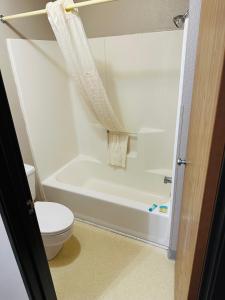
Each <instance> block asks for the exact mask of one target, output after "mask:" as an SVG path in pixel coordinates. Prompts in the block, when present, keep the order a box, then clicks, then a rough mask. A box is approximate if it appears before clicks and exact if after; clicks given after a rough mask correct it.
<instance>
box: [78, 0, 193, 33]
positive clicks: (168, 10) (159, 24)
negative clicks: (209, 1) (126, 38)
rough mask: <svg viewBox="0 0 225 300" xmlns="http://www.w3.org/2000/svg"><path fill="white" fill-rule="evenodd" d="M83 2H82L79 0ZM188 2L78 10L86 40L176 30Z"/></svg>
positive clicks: (150, 1) (127, 0) (146, 0)
mask: <svg viewBox="0 0 225 300" xmlns="http://www.w3.org/2000/svg"><path fill="white" fill-rule="evenodd" d="M82 1H85V0H82ZM188 2H189V1H188V0H166V1H165V0H119V1H112V2H108V3H105V4H101V5H92V6H89V7H84V8H82V9H80V14H81V17H82V20H83V22H84V26H85V30H86V32H87V34H88V37H100V36H112V35H124V34H133V33H143V32H153V31H166V30H175V29H176V27H175V26H174V24H173V21H172V20H173V17H174V16H176V15H180V14H184V13H185V12H186V10H187V8H188Z"/></svg>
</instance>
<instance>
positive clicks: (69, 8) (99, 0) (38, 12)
mask: <svg viewBox="0 0 225 300" xmlns="http://www.w3.org/2000/svg"><path fill="white" fill-rule="evenodd" d="M111 1H115V0H88V1H84V2H78V3H74V4H73V5H70V6H67V7H65V11H66V12H70V11H72V10H73V9H75V8H79V7H83V6H89V5H93V4H100V3H105V2H111ZM46 13H47V10H46V9H40V10H35V11H30V12H25V13H21V14H16V15H11V16H3V15H0V21H2V22H3V23H5V22H6V21H9V20H14V19H20V18H26V17H32V16H39V15H44V14H46Z"/></svg>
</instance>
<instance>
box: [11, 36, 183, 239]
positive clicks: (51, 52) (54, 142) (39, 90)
mask: <svg viewBox="0 0 225 300" xmlns="http://www.w3.org/2000/svg"><path fill="white" fill-rule="evenodd" d="M182 37H183V32H182V31H181V30H179V31H177V30H176V31H162V32H154V33H144V34H132V35H126V36H113V37H102V38H94V39H89V42H90V47H91V50H92V53H93V56H94V58H95V62H96V65H97V68H98V70H99V73H100V76H101V78H102V80H103V83H104V86H105V88H106V91H107V93H108V96H109V99H110V101H112V104H113V106H114V109H115V110H116V113H117V114H118V115H120V117H121V118H122V119H123V122H124V125H125V127H126V128H128V131H129V132H132V134H131V136H130V143H129V152H128V155H127V167H126V168H125V169H120V168H115V167H112V166H110V165H109V164H108V151H107V134H106V130H105V129H104V128H102V127H101V126H100V124H99V123H98V122H97V120H96V119H95V118H94V117H93V116H92V114H91V113H90V111H88V108H87V107H86V106H85V104H84V103H82V101H81V99H80V95H79V93H78V91H77V90H76V87H75V85H74V82H73V80H72V79H71V78H70V77H69V75H68V74H67V71H66V67H65V63H64V60H63V58H62V55H61V53H60V50H59V48H58V45H57V43H56V42H55V41H34V40H30V41H25V40H13V39H10V40H8V41H7V46H8V51H9V56H10V60H11V65H12V71H13V74H14V78H15V83H16V86H17V90H18V94H19V98H20V104H21V108H22V111H23V114H24V119H25V123H26V128H27V131H28V135H29V139H30V145H31V149H32V152H33V157H34V159H35V165H36V171H37V174H38V176H39V178H40V180H41V182H42V184H43V190H44V193H45V196H46V199H47V200H50V201H58V202H60V201H61V202H62V203H66V200H65V199H66V198H67V196H68V195H66V194H65V193H63V189H65V190H68V191H70V192H73V193H74V195H73V197H72V198H73V200H72V201H74V203H75V202H76V199H78V198H79V197H80V196H81V195H82V194H83V195H89V196H90V198H89V200H90V201H94V200H93V199H94V198H95V199H97V198H98V197H99V199H101V200H104V199H105V200H106V201H107V200H109V199H111V200H110V201H111V202H113V201H114V199H117V200H118V201H117V202H118V203H117V204H118V207H117V208H115V209H118V210H115V214H114V219H116V218H117V216H118V214H119V212H120V211H123V214H122V213H121V220H122V219H126V218H129V219H130V223H129V224H125V225H124V227H123V226H122V225H121V228H128V227H129V226H134V225H133V224H136V225H137V227H138V224H137V222H138V220H139V222H141V218H143V215H142V214H143V213H144V219H146V223H143V226H142V228H141V229H140V230H136V229H137V228H136V229H135V228H133V229H132V230H131V231H130V232H131V234H132V232H135V235H136V236H138V235H139V236H141V237H144V238H146V236H147V238H146V239H148V238H149V235H145V234H139V233H140V232H141V231H142V232H143V231H144V230H145V229H144V227H147V228H149V224H150V223H151V222H150V221H149V217H150V215H149V212H147V208H148V207H149V206H151V205H152V204H153V203H155V202H156V203H157V204H158V205H160V204H166V203H167V204H169V203H170V202H171V201H173V199H171V185H170V184H164V177H165V176H169V177H171V176H172V166H173V150H174V140H175V127H176V115H177V104H178V94H179V78H180V65H181V52H182ZM127 49H131V50H130V52H129V55H128V53H127ZM28 59H29V61H32V64H27V60H28ZM28 82H29V85H28V84H27V83H28ZM76 188H77V189H76ZM52 189H54V192H53V190H52ZM59 195H60V196H59ZM107 195H108V197H106V196H107ZM70 196H71V195H70ZM68 197H69V196H68ZM64 198H65V199H64ZM72 198H71V197H70V200H69V202H68V203H67V204H68V206H70V207H73V205H71V203H70V201H71V199H72ZM91 199H92V200H91ZM79 200H80V198H79ZM83 201H84V199H83ZM119 201H120V202H121V203H119ZM125 203H126V205H125ZM78 205H80V206H82V201H81V202H79V203H78V202H77V203H76V205H75V207H73V209H74V211H76V210H79V207H78ZM97 205H98V204H97V202H96V206H97ZM123 205H124V207H125V206H126V207H128V206H129V205H130V207H133V208H136V209H137V210H138V209H139V211H141V214H140V215H138V216H137V215H136V217H135V214H134V212H133V211H132V212H131V214H130V216H129V217H128V216H126V214H128V212H127V211H126V210H123V209H122V208H121V207H122V206H123ZM169 206H170V205H169ZM120 208H121V210H120V211H119V209H120ZM92 209H94V208H93V206H91V205H90V209H89V210H85V215H84V218H86V219H88V220H94V222H99V223H101V220H100V219H101V214H102V219H104V216H103V215H104V212H105V210H104V209H103V210H102V211H101V208H100V213H99V214H98V217H96V218H94V217H93V218H92V217H91V214H92ZM108 209H112V210H113V208H112V207H110V208H109V207H108ZM169 211H170V209H169ZM146 213H147V214H146ZM112 215H113V214H112ZM79 216H82V213H81V214H80V215H79ZM159 216H161V217H162V220H164V217H165V216H164V215H160V214H159ZM166 217H167V218H168V220H167V221H166V223H165V222H164V221H163V223H162V224H164V225H163V226H164V227H162V230H161V231H160V232H158V231H155V232H154V233H153V235H154V236H155V235H156V232H157V234H159V235H160V234H162V232H163V231H164V232H167V237H166V240H168V228H169V226H170V223H169V214H166ZM109 218H111V216H109ZM135 218H136V221H134V219H135ZM132 220H133V221H132ZM149 222H150V223H149ZM157 222H158V221H157ZM157 222H156V223H154V222H153V223H154V224H152V223H151V226H156V227H157V226H161V225H160V223H157ZM101 224H103V225H104V224H106V225H107V226H108V227H112V224H113V220H111V221H110V222H107V220H105V221H104V222H102V223H101ZM110 224H111V225H110ZM130 224H132V225H130ZM114 225H115V224H114ZM116 226H117V225H115V228H117V227H116ZM118 228H119V225H118ZM165 228H166V229H165ZM124 230H125V231H126V229H124ZM146 230H147V231H148V229H146ZM121 231H123V229H121ZM127 232H128V233H129V230H127ZM151 240H152V236H151ZM153 240H156V241H157V240H159V239H157V238H155V239H154V238H153ZM164 240H165V239H164ZM166 243H168V242H166Z"/></svg>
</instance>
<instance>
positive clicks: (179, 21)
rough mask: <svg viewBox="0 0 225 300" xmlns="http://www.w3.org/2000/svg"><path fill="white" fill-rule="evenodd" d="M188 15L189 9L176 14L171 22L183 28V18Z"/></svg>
mask: <svg viewBox="0 0 225 300" xmlns="http://www.w3.org/2000/svg"><path fill="white" fill-rule="evenodd" d="M188 15H189V10H187V12H186V13H185V14H184V15H178V16H176V17H174V18H173V23H174V24H175V26H176V27H177V28H183V27H184V23H185V20H186V18H187V17H188Z"/></svg>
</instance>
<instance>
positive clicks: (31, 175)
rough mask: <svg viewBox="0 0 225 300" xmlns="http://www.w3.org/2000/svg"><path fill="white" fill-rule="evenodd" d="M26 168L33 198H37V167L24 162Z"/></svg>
mask: <svg viewBox="0 0 225 300" xmlns="http://www.w3.org/2000/svg"><path fill="white" fill-rule="evenodd" d="M24 168H25V171H26V174H27V179H28V183H29V187H30V191H31V195H32V199H33V200H35V198H36V191H35V168H34V167H33V166H30V165H27V164H24Z"/></svg>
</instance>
